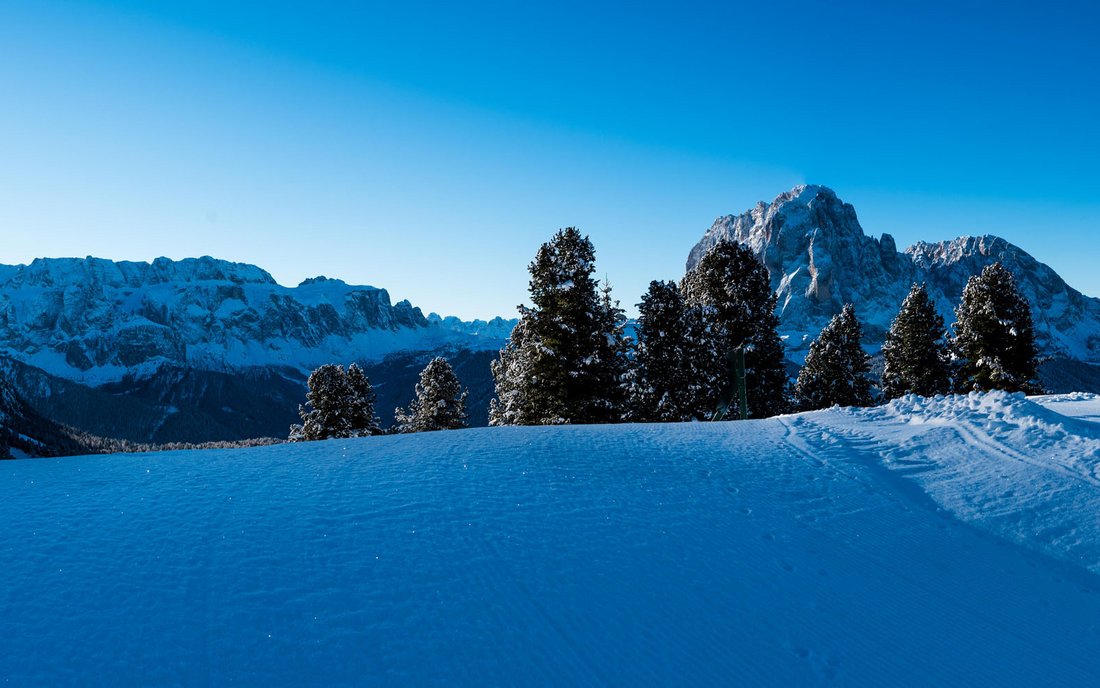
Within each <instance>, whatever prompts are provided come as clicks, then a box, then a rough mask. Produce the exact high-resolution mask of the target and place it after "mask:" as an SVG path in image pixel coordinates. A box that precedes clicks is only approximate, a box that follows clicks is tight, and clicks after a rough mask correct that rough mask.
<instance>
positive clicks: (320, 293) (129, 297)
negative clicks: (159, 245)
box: [0, 257, 509, 383]
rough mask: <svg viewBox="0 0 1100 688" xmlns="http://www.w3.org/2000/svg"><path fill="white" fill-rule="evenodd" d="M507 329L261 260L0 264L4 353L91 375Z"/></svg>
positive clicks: (389, 347) (338, 351)
mask: <svg viewBox="0 0 1100 688" xmlns="http://www.w3.org/2000/svg"><path fill="white" fill-rule="evenodd" d="M508 329H509V321H503V320H502V321H500V322H496V321H493V322H492V323H463V322H462V321H459V320H458V319H457V318H447V319H445V320H444V319H441V318H438V316H437V317H436V318H434V319H429V318H426V317H425V316H424V314H423V313H422V312H421V311H420V309H419V308H416V307H414V306H413V305H412V304H410V303H409V302H408V301H400V302H398V303H396V304H391V302H390V296H389V294H388V293H387V292H386V290H385V289H377V288H375V287H368V286H354V285H349V284H346V283H344V282H343V281H341V280H337V279H328V278H325V277H316V278H312V279H308V280H305V281H303V282H302V283H301V284H300V285H298V286H297V287H295V288H288V287H283V286H280V285H279V284H277V283H276V282H275V280H274V279H272V277H271V275H269V274H268V273H267V272H266V271H264V270H262V269H260V268H258V267H256V266H254V265H247V264H243V263H231V262H228V261H223V260H216V259H214V258H210V257H203V258H190V259H186V260H180V261H173V260H169V259H167V258H158V259H156V260H154V261H153V262H152V263H140V262H115V261H110V260H104V259H100V258H91V257H89V258H85V259H78V258H55V259H37V260H35V261H33V262H32V263H30V264H29V265H21V266H3V267H0V352H2V353H4V354H7V355H9V356H12V357H13V358H16V359H18V360H21V361H23V362H26V363H29V364H32V365H35V366H37V367H40V368H42V369H44V370H47V371H48V372H50V373H52V374H54V375H59V376H62V377H66V378H69V379H75V380H81V381H84V382H93V383H98V382H107V381H111V380H116V379H119V378H121V377H122V376H124V375H126V374H133V373H138V374H140V373H142V372H146V371H151V370H154V369H156V368H159V367H160V366H162V365H165V364H170V365H175V366H186V367H194V368H198V369H205V370H235V369H241V368H249V367H260V366H279V367H287V368H293V369H297V370H304V369H308V368H311V367H314V366H316V365H319V364H321V363H329V362H332V361H342V362H346V361H351V360H364V359H371V358H377V357H380V356H382V355H385V354H388V353H392V352H395V351H402V350H413V351H416V350H431V349H436V348H438V347H440V346H447V345H453V346H460V347H464V348H470V349H475V350H476V349H492V348H499V346H500V345H501V344H502V341H503V339H504V337H506V336H507V330H508Z"/></svg>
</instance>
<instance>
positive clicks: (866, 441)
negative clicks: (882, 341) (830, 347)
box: [0, 395, 1100, 686]
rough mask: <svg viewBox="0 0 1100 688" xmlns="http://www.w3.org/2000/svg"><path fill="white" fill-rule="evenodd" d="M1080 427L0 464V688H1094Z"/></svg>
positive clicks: (783, 433)
mask: <svg viewBox="0 0 1100 688" xmlns="http://www.w3.org/2000/svg"><path fill="white" fill-rule="evenodd" d="M1066 413H1068V414H1069V416H1073V417H1069V416H1067V415H1064V414H1066ZM1097 416H1100V402H1098V401H1097V399H1096V398H1095V397H1091V396H1083V395H1077V396H1074V397H1072V398H1070V397H1047V398H1040V399H1036V400H1028V399H1025V398H1023V397H1017V396H1010V395H988V396H986V397H979V396H972V397H948V398H946V399H933V400H921V399H915V398H910V399H903V400H901V401H898V402H894V403H893V404H891V405H889V406H887V407H884V408H880V409H870V410H860V411H853V410H845V409H833V410H830V411H824V412H820V413H815V414H806V415H800V416H790V417H784V418H777V419H770V420H763V421H747V422H740V423H738V422H734V423H704V424H674V425H626V426H613V427H557V428H499V429H480V430H469V431H460V432H449V433H429V434H422V435H412V436H400V437H379V438H365V439H360V440H348V441H330V442H321V443H309V444H296V445H282V446H276V447H265V448H258V449H247V450H229V451H203V452H167V453H160V454H151V455H120V456H106V457H104V456H97V457H81V458H69V459H42V460H23V461H11V462H5V463H2V464H0V519H2V522H3V524H4V527H3V528H2V529H0V570H2V571H3V572H4V584H3V585H2V586H0V612H2V613H0V638H2V639H3V642H2V644H0V678H3V679H5V680H6V681H7V682H9V683H10V684H11V685H27V684H39V685H57V684H64V683H69V684H82V685H95V684H112V685H118V684H131V685H132V684H143V685H150V684H190V685H195V684H225V683H243V684H265V683H266V684H299V685H301V684H312V685H341V684H343V685H350V684H356V685H363V684H368V685H369V684H423V683H437V684H439V683H446V684H449V685H485V684H516V683H523V684H556V685H578V684H583V685H589V684H596V685H646V684H686V685H697V684H712V685H807V684H811V685H812V684H818V685H833V684H835V685H861V686H881V685H897V684H899V683H904V684H906V685H936V686H949V685H957V686H973V685H1038V684H1043V685H1082V686H1085V685H1097V684H1098V683H1100V578H1098V577H1097V575H1096V572H1097V571H1100V564H1098V562H1100V535H1098V532H1100V525H1098V523H1097V520H1098V516H1097V514H1100V489H1098V488H1097V476H1096V475H1094V474H1093V473H1092V471H1093V467H1094V464H1097V463H1100V452H1098V453H1095V454H1090V453H1089V452H1090V451H1092V450H1093V449H1095V448H1096V447H1095V445H1097V444H1098V443H1100V440H1098V439H1097V438H1100V426H1098V425H1096V424H1095V419H1096V417H1097Z"/></svg>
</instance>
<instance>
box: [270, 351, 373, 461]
mask: <svg viewBox="0 0 1100 688" xmlns="http://www.w3.org/2000/svg"><path fill="white" fill-rule="evenodd" d="M306 384H307V386H308V388H309V389H308V391H307V392H306V405H305V406H299V407H298V414H299V415H300V416H301V417H302V424H301V425H292V426H290V436H289V439H290V440H291V441H292V442H299V441H307V442H308V441H313V440H327V439H334V438H346V437H360V436H364V435H375V434H378V433H379V432H381V430H380V428H379V427H378V419H377V418H376V417H375V415H374V398H375V395H374V389H373V388H372V387H371V384H370V380H368V379H367V376H366V375H364V374H363V370H362V369H361V368H360V367H359V366H357V365H355V364H354V363H353V364H351V365H350V366H348V370H347V371H346V372H345V371H344V368H343V367H342V366H338V365H334V364H331V363H330V364H326V365H323V366H321V367H320V368H317V369H316V370H314V371H313V372H312V373H310V376H309V380H308V381H307V383H306ZM307 407H308V408H307Z"/></svg>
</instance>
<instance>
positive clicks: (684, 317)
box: [629, 281, 701, 422]
mask: <svg viewBox="0 0 1100 688" xmlns="http://www.w3.org/2000/svg"><path fill="white" fill-rule="evenodd" d="M694 315H695V312H694V311H692V310H691V309H689V308H688V307H687V305H686V304H685V303H684V299H683V297H682V296H681V295H680V288H679V287H678V286H677V285H676V283H675V282H658V281H653V282H650V283H649V291H647V292H646V294H645V296H643V297H642V302H641V303H639V304H638V320H637V323H636V326H635V332H636V334H637V344H636V345H635V352H634V367H633V370H632V374H631V380H630V404H629V406H630V413H629V419H630V420H634V421H641V422H666V421H686V420H691V419H692V418H693V416H694V410H695V409H694V407H693V403H692V402H693V400H694V399H696V398H697V397H698V396H699V393H700V387H701V384H700V380H698V378H697V377H696V376H695V374H694V370H693V362H694V360H695V359H696V358H697V351H696V346H695V341H694V340H693V339H692V335H693V334H694V333H695V330H696V329H697V328H694V327H693V322H692V321H693V317H694Z"/></svg>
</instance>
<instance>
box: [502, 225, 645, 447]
mask: <svg viewBox="0 0 1100 688" xmlns="http://www.w3.org/2000/svg"><path fill="white" fill-rule="evenodd" d="M528 270H529V271H530V273H531V282H530V290H531V301H532V304H533V305H532V307H531V308H525V307H522V306H521V307H520V324H519V325H518V326H517V329H516V331H515V332H513V333H512V337H511V339H510V340H509V343H508V345H507V346H506V347H505V348H504V350H502V351H501V357H500V360H499V361H497V363H496V364H494V366H493V376H494V378H495V379H496V384H497V399H496V400H494V402H493V404H492V407H491V409H490V424H492V425H504V424H508V425H511V424H519V425H545V424H554V423H606V422H614V421H616V420H619V415H620V413H621V400H622V391H621V388H622V385H623V374H624V372H625V361H624V358H625V355H624V354H625V343H624V341H623V337H622V311H621V310H620V309H619V308H618V304H617V303H615V302H613V301H612V300H611V298H610V294H609V292H606V291H605V293H604V294H603V296H602V297H601V295H600V294H599V293H598V292H597V286H598V285H597V282H596V280H594V279H593V278H592V273H593V272H594V270H595V250H594V249H593V247H592V242H591V241H589V239H588V237H586V236H583V235H582V234H581V233H580V232H578V231H577V230H576V229H575V228H572V227H570V228H567V229H563V230H560V231H558V233H557V234H555V235H554V237H553V239H551V240H550V241H549V242H547V243H545V244H543V245H542V247H541V248H540V249H539V251H538V253H537V254H536V256H535V260H534V261H533V262H532V263H531V265H530V266H529V267H528Z"/></svg>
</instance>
